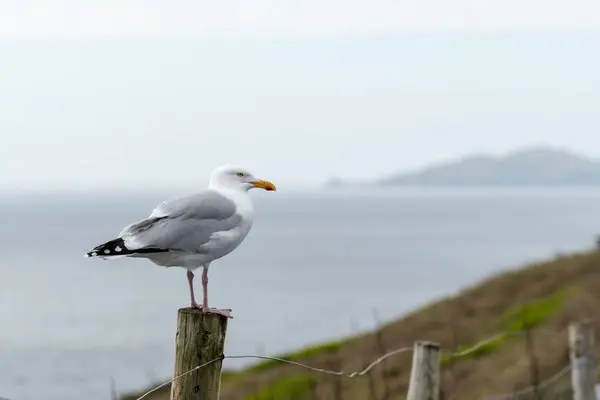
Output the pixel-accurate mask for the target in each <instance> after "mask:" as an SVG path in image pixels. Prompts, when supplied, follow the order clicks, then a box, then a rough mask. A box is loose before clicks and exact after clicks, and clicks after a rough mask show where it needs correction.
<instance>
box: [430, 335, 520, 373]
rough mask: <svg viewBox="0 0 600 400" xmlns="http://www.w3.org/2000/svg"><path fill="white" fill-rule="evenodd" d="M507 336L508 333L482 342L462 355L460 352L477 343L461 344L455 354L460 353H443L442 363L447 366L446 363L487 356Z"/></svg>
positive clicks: (496, 348)
mask: <svg viewBox="0 0 600 400" xmlns="http://www.w3.org/2000/svg"><path fill="white" fill-rule="evenodd" d="M507 338H508V336H507V335H503V336H498V337H497V338H495V339H494V340H490V341H489V342H487V343H484V344H482V345H481V346H479V347H478V348H476V349H475V350H473V351H471V352H469V353H466V354H462V355H461V354H460V353H462V352H464V351H466V350H468V349H470V348H472V347H473V346H475V344H472V345H469V346H459V347H458V349H457V350H456V351H455V352H454V353H455V354H456V353H459V354H457V355H452V354H449V355H446V354H444V355H442V357H441V358H440V364H441V365H442V366H446V365H450V364H453V363H455V362H457V361H461V360H469V359H475V358H479V357H483V356H486V355H488V354H491V353H493V352H494V351H496V350H498V349H499V348H500V345H501V344H502V343H503V342H504V341H505V340H506V339H507Z"/></svg>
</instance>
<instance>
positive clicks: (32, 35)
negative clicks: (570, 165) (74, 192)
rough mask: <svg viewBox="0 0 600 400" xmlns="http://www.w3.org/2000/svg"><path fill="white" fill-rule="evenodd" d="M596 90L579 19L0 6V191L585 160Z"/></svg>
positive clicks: (592, 56) (300, 5) (337, 8)
mask: <svg viewBox="0 0 600 400" xmlns="http://www.w3.org/2000/svg"><path fill="white" fill-rule="evenodd" d="M599 71H600V2H598V1H597V0H595V1H592V0H589V1H583V0H545V1H542V0H539V1H538V0H528V1H523V0H519V1H517V0H502V1H490V0H453V1H448V0H390V1H383V0H369V1H366V0H363V1H355V0H348V1H341V0H339V1H338V0H320V1H316V0H315V1H313V0H310V1H308V0H294V1H292V0H286V1H284V0H279V1H275V0H271V1H248V0H246V1H242V0H231V1H210V2H209V1H200V0H195V1H168V2H167V1H158V0H144V1H142V0H139V1H128V0H119V1H116V0H114V1H113V0H110V1H109V0H102V1H86V2H81V1H50V0H39V1H26V0H3V1H2V2H1V4H0V138H1V139H2V141H1V147H0V188H21V189H27V188H33V187H36V188H46V189H52V188H55V189H65V188H76V189H79V188H86V189H89V188H94V187H99V188H100V187H115V188H119V189H121V188H124V187H126V186H129V187H134V188H138V187H148V188H154V187H165V186H169V187H170V186H179V187H186V186H187V187H190V186H203V185H205V183H206V179H207V176H208V174H209V173H210V171H211V170H212V168H213V167H215V166H216V165H219V164H222V163H225V162H233V163H239V164H242V165H245V166H248V167H249V168H251V169H252V170H253V171H254V172H255V174H256V175H259V176H262V177H265V178H268V179H271V180H273V181H274V182H275V183H279V184H280V186H282V187H284V188H285V187H291V186H293V185H295V184H299V185H300V184H301V185H305V184H310V183H320V182H322V181H323V180H325V179H327V178H329V177H330V176H333V175H337V176H342V177H355V178H366V177H376V176H380V175H382V174H387V173H391V172H396V171H400V170H404V169H408V168H413V167H418V166H421V165H424V164H427V163H430V162H437V161H440V160H445V159H448V158H453V157H457V156H461V155H464V154H468V153H470V152H494V153H498V152H505V151H508V150H511V149H514V148H515V147H519V146H531V145H538V144H550V145H556V146H568V147H570V148H571V149H574V150H577V151H581V152H585V153H586V154H589V155H593V156H598V157H600V72H599Z"/></svg>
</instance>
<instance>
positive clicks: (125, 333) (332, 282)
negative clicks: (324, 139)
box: [0, 188, 600, 400]
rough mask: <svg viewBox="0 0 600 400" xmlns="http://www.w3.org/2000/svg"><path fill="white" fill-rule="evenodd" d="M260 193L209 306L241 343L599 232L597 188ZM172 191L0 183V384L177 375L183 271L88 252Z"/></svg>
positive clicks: (321, 328)
mask: <svg viewBox="0 0 600 400" xmlns="http://www.w3.org/2000/svg"><path fill="white" fill-rule="evenodd" d="M253 197H254V198H255V203H256V213H257V215H256V220H255V225H254V227H253V230H252V231H251V232H250V235H249V236H248V238H247V239H246V241H245V242H244V243H243V244H242V245H241V246H240V247H239V248H238V249H237V250H236V251H235V252H233V253H232V254H230V255H229V256H227V257H225V258H224V259H222V260H219V261H216V262H214V263H213V266H212V267H211V270H210V274H209V278H210V282H209V290H210V292H209V293H210V303H211V305H212V306H216V307H227V308H232V309H233V314H234V317H235V318H234V319H233V320H232V321H231V322H230V325H229V329H228V337H227V342H226V353H228V354H231V355H234V354H238V355H239V354H256V353H259V354H269V353H276V352H280V351H285V350H290V349H294V348H297V347H299V346H302V345H305V344H309V343H312V342H315V341H321V340H327V339H331V338H335V337H339V336H342V335H347V334H351V333H356V331H355V329H356V326H358V328H359V329H360V330H367V329H371V328H373V327H374V326H375V325H376V324H377V323H378V322H384V321H387V320H390V319H393V318H396V317H399V316H401V315H402V314H403V313H406V312H407V311H409V310H411V309H414V308H415V307H418V306H420V305H422V304H424V303H426V302H428V301H431V300H434V299H436V298H438V297H440V296H443V295H447V294H451V293H453V292H455V291H457V290H459V289H460V288H461V287H463V286H464V285H468V284H472V283H474V282H476V281H477V280H480V279H482V278H484V277H486V276H489V275H490V274H493V273H496V272H499V271H501V270H504V269H508V268H512V267H516V266H518V265H519V264H520V263H522V262H528V261H533V260H538V259H543V258H546V257H552V256H554V255H555V254H556V253H558V252H568V251H572V250H580V249H585V248H589V247H591V246H593V245H594V241H595V237H596V235H597V234H599V233H600V190H591V189H576V188H573V189H560V190H559V189H535V190H534V189H527V190H526V189H485V190H483V189H462V190H453V189H410V190H408V189H405V190H373V189H371V190H369V191H367V190H365V191H348V190H346V191H343V190H328V191H316V190H315V191H309V192H302V193H300V192H297V193H287V194H286V193H284V192H276V193H256V194H254V193H253ZM163 198H164V195H160V194H147V195H136V196H133V195H127V196H125V195H123V196H120V197H117V196H116V195H115V197H107V196H103V197H98V196H92V195H85V196H84V195H40V194H38V195H29V196H4V197H0V254H1V255H2V258H1V259H0V397H5V398H8V399H10V400H30V399H31V400H38V399H45V400H58V399H60V400H75V399H77V400H80V399H87V400H107V399H109V396H110V390H109V388H110V381H111V379H114V382H115V383H116V387H117V389H118V391H119V392H123V391H126V390H130V389H137V388H140V387H142V386H145V385H147V384H148V383H149V382H150V380H152V379H156V380H160V379H162V378H165V377H168V376H169V375H170V373H171V371H172V368H173V353H174V335H175V327H176V314H177V309H178V308H179V307H182V306H186V305H187V304H188V301H189V299H188V291H187V281H186V277H185V271H184V270H182V269H179V268H171V269H164V268H160V267H158V266H155V265H153V264H151V263H150V262H147V261H145V260H133V259H124V260H115V261H103V260H98V259H85V258H83V254H84V253H85V252H86V251H87V250H88V249H90V248H91V247H93V246H94V245H96V244H99V243H100V242H102V241H104V240H107V239H110V238H112V237H113V236H114V235H115V234H117V233H118V232H119V231H120V229H121V228H122V226H124V225H125V224H127V223H129V222H132V221H134V220H137V219H139V218H142V217H144V216H146V215H147V214H148V212H149V211H150V210H151V209H152V208H153V207H154V206H155V205H156V204H157V203H158V202H159V201H160V200H162V199H163ZM198 283H199V282H198ZM197 293H198V295H200V293H201V291H200V287H198V290H197ZM507 295H509V294H507ZM374 310H377V314H378V315H379V317H378V318H379V319H378V320H376V319H375V318H374V313H373V311H374ZM353 327H354V328H353ZM227 361H232V360H227ZM238 361H242V360H238ZM243 361H244V362H247V360H243ZM244 362H237V363H235V362H226V366H228V367H239V366H241V365H243V364H244Z"/></svg>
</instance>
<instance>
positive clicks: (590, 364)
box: [569, 323, 596, 400]
mask: <svg viewBox="0 0 600 400" xmlns="http://www.w3.org/2000/svg"><path fill="white" fill-rule="evenodd" d="M593 346H594V331H593V330H592V329H591V328H590V327H589V326H588V325H587V324H582V323H573V324H571V325H570V326H569V349H570V356H571V383H572V385H573V400H596V388H595V386H596V365H595V364H596V363H595V360H594V355H593Z"/></svg>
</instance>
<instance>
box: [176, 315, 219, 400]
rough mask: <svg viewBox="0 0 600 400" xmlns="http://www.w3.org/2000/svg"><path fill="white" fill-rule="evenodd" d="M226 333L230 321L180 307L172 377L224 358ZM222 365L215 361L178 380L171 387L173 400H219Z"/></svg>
mask: <svg viewBox="0 0 600 400" xmlns="http://www.w3.org/2000/svg"><path fill="white" fill-rule="evenodd" d="M226 331H227V318H225V317H223V316H220V315H216V314H203V313H202V311H200V310H198V309H196V308H181V309H180V310H179V312H178V314H177V336H176V339H175V343H176V345H175V373H174V375H173V377H174V378H175V377H177V376H179V375H181V374H185V373H186V372H188V371H191V370H193V369H194V368H196V367H198V366H199V365H202V364H205V363H207V362H209V361H212V360H214V359H216V358H219V356H221V355H223V348H224V345H225V333H226ZM222 362H223V361H222V360H218V361H215V362H213V363H211V364H209V365H207V366H205V367H202V368H200V369H197V370H196V371H194V372H192V373H189V374H187V375H184V376H182V377H180V378H179V379H176V380H175V381H174V382H173V383H172V385H171V400H218V398H219V389H220V385H221V365H222Z"/></svg>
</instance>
